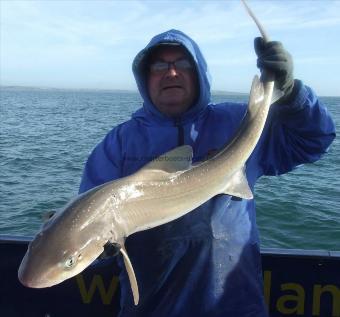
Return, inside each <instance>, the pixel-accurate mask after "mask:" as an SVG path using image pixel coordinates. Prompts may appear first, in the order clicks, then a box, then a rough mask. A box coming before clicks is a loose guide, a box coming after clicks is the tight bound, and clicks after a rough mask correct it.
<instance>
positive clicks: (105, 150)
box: [79, 126, 122, 194]
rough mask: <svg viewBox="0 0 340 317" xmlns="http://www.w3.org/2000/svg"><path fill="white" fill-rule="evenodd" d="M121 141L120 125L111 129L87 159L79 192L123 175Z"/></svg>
mask: <svg viewBox="0 0 340 317" xmlns="http://www.w3.org/2000/svg"><path fill="white" fill-rule="evenodd" d="M121 157H122V155H121V142H120V138H119V126H118V127H116V128H114V129H113V130H111V131H110V132H109V133H108V134H107V135H106V136H105V138H104V139H103V141H101V142H100V143H99V144H98V145H97V146H96V147H95V148H94V150H93V151H92V153H91V154H90V156H89V157H88V159H87V162H86V164H85V168H84V171H83V176H82V179H81V182H80V187H79V194H81V193H83V192H85V191H87V190H89V189H91V188H93V187H95V186H98V185H101V184H103V183H106V182H108V181H111V180H114V179H117V178H120V177H121V166H122V159H121Z"/></svg>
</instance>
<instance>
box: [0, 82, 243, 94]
mask: <svg viewBox="0 0 340 317" xmlns="http://www.w3.org/2000/svg"><path fill="white" fill-rule="evenodd" d="M0 90H13V91H15V90H20V91H23V90H24V91H28V90H30V91H48V90H50V91H84V92H85V91H88V92H119V93H136V94H138V91H137V90H129V89H113V88H112V89H100V88H54V87H34V86H33V87H30V86H7V85H2V86H0ZM212 94H215V95H229V96H230V95H237V96H239V95H248V93H245V92H234V91H223V90H213V91H212Z"/></svg>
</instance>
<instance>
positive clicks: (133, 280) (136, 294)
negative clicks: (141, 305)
mask: <svg viewBox="0 0 340 317" xmlns="http://www.w3.org/2000/svg"><path fill="white" fill-rule="evenodd" d="M120 252H121V253H122V254H123V259H124V264H125V268H126V271H127V273H128V276H129V280H130V285H131V290H132V294H133V301H134V303H135V305H137V304H138V302H139V291H138V284H137V279H136V275H135V272H134V270H133V267H132V264H131V261H130V259H129V256H128V255H127V252H126V249H125V247H124V245H123V244H122V246H121V248H120Z"/></svg>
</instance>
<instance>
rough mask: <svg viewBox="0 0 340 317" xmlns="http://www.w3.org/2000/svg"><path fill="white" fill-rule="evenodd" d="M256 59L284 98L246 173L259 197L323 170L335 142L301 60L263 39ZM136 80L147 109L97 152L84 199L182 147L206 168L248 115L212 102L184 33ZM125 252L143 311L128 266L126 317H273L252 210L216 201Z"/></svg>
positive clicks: (171, 36) (150, 53)
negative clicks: (304, 173) (272, 181)
mask: <svg viewBox="0 0 340 317" xmlns="http://www.w3.org/2000/svg"><path fill="white" fill-rule="evenodd" d="M255 50H256V53H257V55H258V66H259V67H260V68H262V69H263V68H264V69H269V70H271V71H272V72H274V74H275V76H276V84H275V85H276V88H277V89H279V90H281V92H282V94H283V96H282V98H281V99H279V100H278V102H276V103H275V104H274V105H273V106H272V107H271V109H270V112H269V116H268V120H267V123H266V126H265V128H264V131H263V134H262V136H261V138H260V140H259V142H258V144H257V146H256V148H255V150H254V152H253V153H252V155H251V156H250V158H249V159H248V161H247V164H246V174H247V179H248V182H249V185H250V187H251V189H252V190H253V189H254V185H255V182H256V180H257V179H258V178H259V177H261V176H262V175H278V174H282V173H286V172H289V171H291V170H292V169H293V168H294V167H296V166H298V165H300V164H303V163H311V162H314V161H316V160H318V159H319V158H320V157H321V155H322V154H323V153H325V152H326V151H327V149H328V147H329V145H330V144H331V142H332V140H333V139H334V137H335V131H334V124H333V122H332V119H331V118H330V116H329V114H328V112H327V110H326V109H325V107H324V106H323V105H322V104H321V103H320V102H319V100H318V99H317V97H316V96H315V94H314V93H313V92H312V90H311V89H310V88H308V87H307V86H305V85H304V84H303V83H302V82H301V81H299V80H294V79H293V66H292V60H291V57H290V55H289V54H288V52H287V51H285V49H284V48H283V47H282V45H281V43H279V42H269V43H267V44H265V43H264V42H263V40H262V39H261V38H258V39H256V40H255ZM133 72H134V75H135V78H136V82H137V85H138V89H139V92H140V94H141V96H142V98H143V100H144V103H143V108H141V109H139V110H138V111H136V112H135V113H134V114H133V115H132V118H131V119H130V120H128V121H127V122H124V123H122V124H120V125H118V126H117V127H115V128H114V129H113V130H111V131H110V132H109V133H108V134H107V135H106V137H105V138H104V140H103V141H102V142H101V143H99V144H98V145H97V146H96V148H95V149H94V150H93V152H92V153H91V155H90V157H89V158H88V161H87V163H86V166H85V170H84V174H83V178H82V181H81V185H80V192H84V191H86V190H89V189H90V188H92V187H94V186H97V185H100V184H102V183H105V182H107V181H110V180H113V179H117V178H121V177H124V176H127V175H129V174H132V173H134V172H136V171H137V170H138V169H140V168H141V167H142V166H143V165H145V164H146V163H147V162H148V161H150V160H151V159H152V158H155V157H158V156H159V155H161V154H163V153H165V152H167V151H169V150H170V149H173V148H175V147H176V146H179V145H182V144H188V145H191V146H192V148H193V161H201V160H203V159H205V158H207V157H208V156H209V155H210V154H211V153H214V152H215V151H217V150H219V149H220V148H221V147H222V146H223V145H224V144H225V143H226V142H227V141H228V140H230V138H232V136H233V135H234V133H235V131H237V129H238V127H239V126H240V122H241V120H242V118H243V116H244V114H245V111H246V108H247V105H245V104H235V103H230V102H225V103H222V104H212V103H211V102H210V83H209V79H208V78H209V76H208V70H207V64H206V62H205V60H204V57H203V56H202V54H201V52H200V49H199V47H198V46H197V44H196V43H195V42H194V41H193V40H192V39H191V38H189V37H188V36H187V35H185V34H184V33H182V32H180V31H177V30H170V31H168V32H165V33H162V34H159V35H157V36H155V37H154V38H153V39H152V40H151V41H150V43H149V44H148V45H147V46H146V48H145V49H143V50H142V51H141V52H140V53H139V54H137V56H136V58H135V60H134V62H133ZM174 204H176V202H175V201H174ZM161 208H162V206H160V209H161ZM160 211H161V210H160ZM126 248H127V251H128V254H129V256H130V259H131V262H132V263H133V266H134V269H135V272H136V276H137V279H138V284H139V291H140V302H139V304H138V306H134V304H133V297H132V294H131V289H130V285H129V280H128V276H127V273H126V271H125V269H124V265H123V264H122V259H120V258H119V262H120V265H121V267H122V270H121V273H120V282H121V312H120V316H157V317H158V316H172V317H175V316H223V317H246V316H247V317H265V316H267V312H266V307H265V303H264V299H263V284H262V270H261V262H260V252H259V236H258V230H257V227H256V215H255V203H254V201H253V200H242V199H237V198H235V197H231V196H228V195H217V196H215V197H214V198H212V199H210V200H209V201H207V202H206V203H204V204H203V205H202V206H200V207H199V208H197V209H195V210H194V211H192V212H190V213H188V214H187V215H185V216H183V217H181V218H179V219H177V220H175V221H172V222H170V223H167V224H165V225H162V226H159V227H156V228H154V229H150V230H146V231H143V232H139V233H135V234H133V235H132V236H130V237H129V238H127V240H126Z"/></svg>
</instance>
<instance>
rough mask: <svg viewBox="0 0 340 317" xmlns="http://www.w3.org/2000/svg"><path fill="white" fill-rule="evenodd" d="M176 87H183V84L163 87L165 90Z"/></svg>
mask: <svg viewBox="0 0 340 317" xmlns="http://www.w3.org/2000/svg"><path fill="white" fill-rule="evenodd" d="M174 88H179V89H182V86H179V85H171V86H165V87H163V90H168V89H174Z"/></svg>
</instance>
